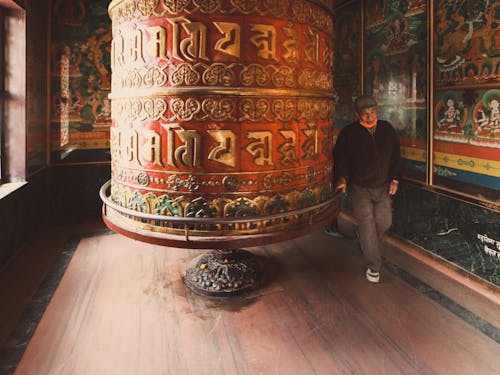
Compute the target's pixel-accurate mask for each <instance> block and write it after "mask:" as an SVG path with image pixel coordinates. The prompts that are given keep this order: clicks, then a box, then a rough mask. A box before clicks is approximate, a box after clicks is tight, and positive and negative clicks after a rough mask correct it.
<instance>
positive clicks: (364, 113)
mask: <svg viewBox="0 0 500 375" xmlns="http://www.w3.org/2000/svg"><path fill="white" fill-rule="evenodd" d="M356 116H357V117H358V119H359V121H361V122H364V123H366V124H373V123H374V122H375V121H377V108H376V107H372V108H364V109H360V110H359V111H358V112H357V113H356Z"/></svg>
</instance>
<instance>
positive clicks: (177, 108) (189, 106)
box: [170, 98, 201, 121]
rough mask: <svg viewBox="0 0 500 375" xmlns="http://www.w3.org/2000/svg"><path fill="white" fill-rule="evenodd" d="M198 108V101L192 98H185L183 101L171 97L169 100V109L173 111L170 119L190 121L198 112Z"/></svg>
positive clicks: (199, 106)
mask: <svg viewBox="0 0 500 375" xmlns="http://www.w3.org/2000/svg"><path fill="white" fill-rule="evenodd" d="M200 108H201V105H200V103H199V102H198V101H197V100H196V99H193V98H187V99H186V100H185V101H184V100H183V99H180V98H175V99H172V100H171V102H170V109H171V110H172V113H173V116H172V118H171V120H180V121H191V120H192V119H193V118H194V116H195V115H196V114H197V113H198V112H200Z"/></svg>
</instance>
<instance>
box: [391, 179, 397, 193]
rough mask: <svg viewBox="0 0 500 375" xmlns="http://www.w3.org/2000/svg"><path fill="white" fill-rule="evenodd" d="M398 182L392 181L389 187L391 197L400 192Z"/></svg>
mask: <svg viewBox="0 0 500 375" xmlns="http://www.w3.org/2000/svg"><path fill="white" fill-rule="evenodd" d="M398 185H399V184H398V182H397V181H396V180H392V181H391V184H390V185H389V195H394V194H396V192H397V191H398Z"/></svg>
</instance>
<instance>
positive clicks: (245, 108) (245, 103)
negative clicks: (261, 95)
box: [238, 99, 269, 122]
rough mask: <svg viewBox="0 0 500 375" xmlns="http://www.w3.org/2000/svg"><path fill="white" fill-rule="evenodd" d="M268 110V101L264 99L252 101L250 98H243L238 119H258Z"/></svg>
mask: <svg viewBox="0 0 500 375" xmlns="http://www.w3.org/2000/svg"><path fill="white" fill-rule="evenodd" d="M268 110H269V102H268V101H267V100H264V99H257V100H256V101H253V100H252V99H243V100H241V103H240V112H241V115H242V116H241V117H240V118H239V119H238V120H239V121H245V120H249V121H254V122H256V121H260V120H261V119H262V118H263V117H264V116H265V115H266V114H267V111H268Z"/></svg>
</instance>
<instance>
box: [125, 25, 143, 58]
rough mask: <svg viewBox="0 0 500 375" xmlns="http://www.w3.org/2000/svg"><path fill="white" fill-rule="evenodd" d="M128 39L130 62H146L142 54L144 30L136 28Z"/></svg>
mask: <svg viewBox="0 0 500 375" xmlns="http://www.w3.org/2000/svg"><path fill="white" fill-rule="evenodd" d="M129 36H130V38H129V40H128V56H127V58H128V62H130V63H131V64H136V63H141V62H144V59H143V56H142V30H141V29H137V28H136V29H135V30H134V31H132V32H131V33H130V34H129Z"/></svg>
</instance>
